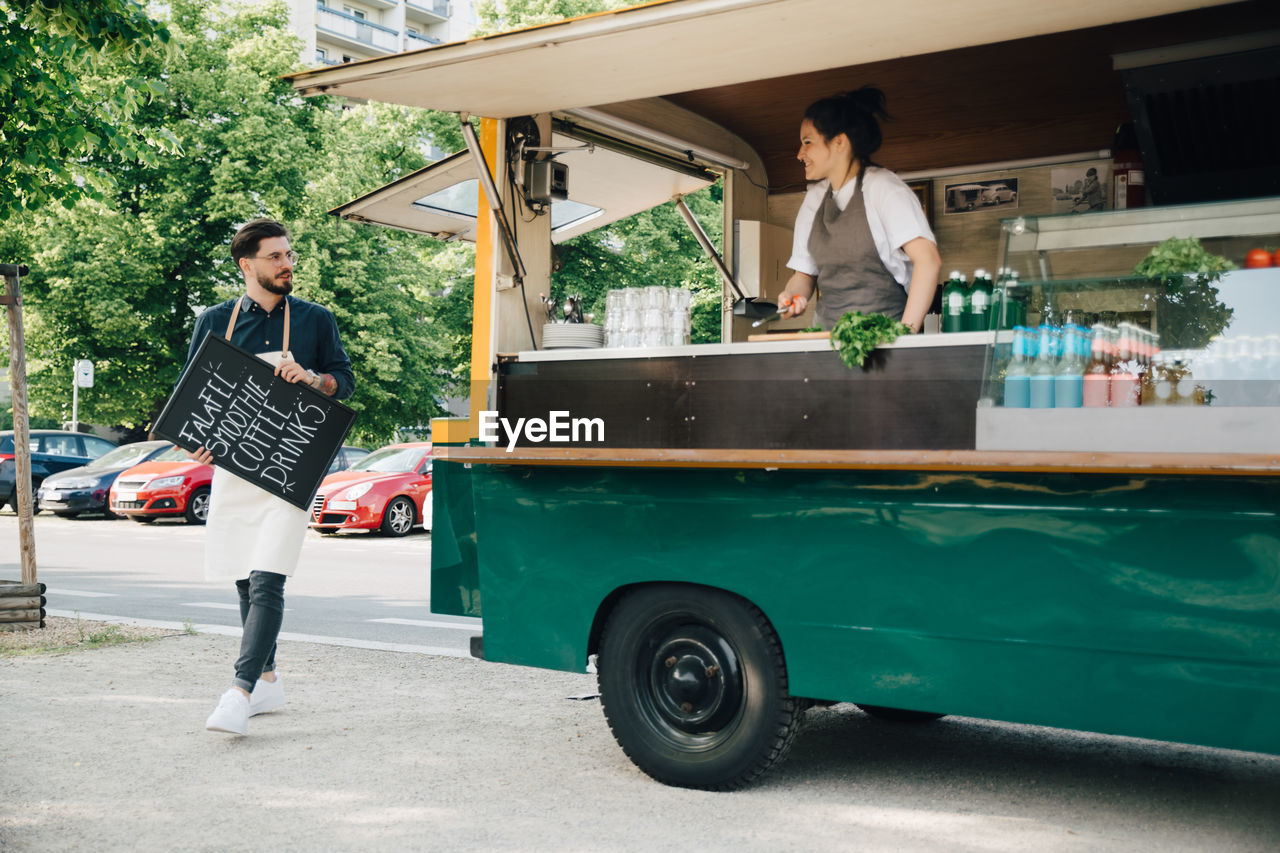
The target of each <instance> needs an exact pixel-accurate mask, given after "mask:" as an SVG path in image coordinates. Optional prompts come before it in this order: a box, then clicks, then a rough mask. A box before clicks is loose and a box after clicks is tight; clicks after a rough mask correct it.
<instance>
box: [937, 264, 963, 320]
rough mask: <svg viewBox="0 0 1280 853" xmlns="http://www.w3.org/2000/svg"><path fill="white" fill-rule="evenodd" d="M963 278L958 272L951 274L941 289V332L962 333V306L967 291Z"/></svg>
mask: <svg viewBox="0 0 1280 853" xmlns="http://www.w3.org/2000/svg"><path fill="white" fill-rule="evenodd" d="M967 289H968V288H967V285H966V284H965V280H964V276H963V275H962V274H961V273H960V271H959V270H955V271H954V272H952V273H951V277H950V278H948V279H947V284H946V286H945V287H943V288H942V331H944V332H963V331H964V306H965V297H966V295H967V294H966V291H967Z"/></svg>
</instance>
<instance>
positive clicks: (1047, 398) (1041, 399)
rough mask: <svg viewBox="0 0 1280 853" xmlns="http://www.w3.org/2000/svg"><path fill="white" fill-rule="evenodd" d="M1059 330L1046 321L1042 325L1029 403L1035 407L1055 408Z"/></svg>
mask: <svg viewBox="0 0 1280 853" xmlns="http://www.w3.org/2000/svg"><path fill="white" fill-rule="evenodd" d="M1056 333H1057V330H1056V329H1055V328H1054V327H1053V326H1050V325H1049V324H1047V323H1045V324H1042V325H1041V326H1040V344H1039V346H1038V347H1037V350H1038V352H1037V353H1036V360H1035V361H1034V362H1033V363H1032V365H1031V383H1030V385H1031V392H1030V395H1029V396H1030V401H1029V405H1030V406H1031V408H1033V409H1052V408H1053V378H1054V375H1055V374H1056V373H1057V368H1058V364H1057V357H1056V356H1057V342H1056V341H1055V339H1054V337H1055V334H1056Z"/></svg>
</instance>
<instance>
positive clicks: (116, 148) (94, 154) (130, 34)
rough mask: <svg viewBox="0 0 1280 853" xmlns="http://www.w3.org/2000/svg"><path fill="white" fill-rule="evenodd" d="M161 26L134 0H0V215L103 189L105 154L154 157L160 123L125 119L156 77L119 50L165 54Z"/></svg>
mask: <svg viewBox="0 0 1280 853" xmlns="http://www.w3.org/2000/svg"><path fill="white" fill-rule="evenodd" d="M168 42H169V32H168V30H167V29H166V28H165V27H164V26H163V25H161V24H160V23H158V22H156V21H154V20H152V19H151V18H149V17H148V16H147V12H146V4H145V3H142V2H140V0H95V2H92V3H86V2H81V0H0V93H4V102H5V103H4V107H3V109H2V110H0V224H6V223H12V221H13V220H14V219H15V218H16V217H18V216H20V215H21V214H22V213H23V212H24V211H25V212H30V211H34V210H37V209H40V208H42V207H43V206H45V205H47V204H50V203H61V204H62V205H63V206H65V207H68V208H69V207H71V206H72V205H74V204H75V202H76V201H77V200H78V199H80V198H82V197H85V196H86V195H88V196H90V197H94V198H101V197H102V195H103V193H104V192H107V191H109V190H110V187H111V172H110V171H109V170H107V169H104V168H102V163H103V162H105V161H112V162H126V163H127V162H143V163H148V164H154V163H156V162H157V161H158V159H159V156H160V155H162V154H172V153H174V151H175V149H176V145H177V142H176V140H175V139H174V138H173V137H172V135H170V134H168V133H163V132H159V133H152V134H144V133H141V132H139V130H138V128H136V127H135V126H134V123H133V119H134V117H135V116H136V115H137V113H138V111H139V110H140V109H141V108H142V107H143V106H144V105H145V104H146V103H148V102H149V101H150V100H152V99H153V98H155V97H156V96H158V95H161V94H163V92H164V84H163V81H161V80H158V79H146V78H143V77H140V76H138V75H136V74H132V73H129V71H130V70H131V69H130V65H129V64H128V63H127V62H126V63H122V62H120V60H131V61H134V62H137V61H143V60H145V59H147V58H150V57H156V56H160V55H163V54H164V52H165V49H166V48H165V46H166V44H167V43H168Z"/></svg>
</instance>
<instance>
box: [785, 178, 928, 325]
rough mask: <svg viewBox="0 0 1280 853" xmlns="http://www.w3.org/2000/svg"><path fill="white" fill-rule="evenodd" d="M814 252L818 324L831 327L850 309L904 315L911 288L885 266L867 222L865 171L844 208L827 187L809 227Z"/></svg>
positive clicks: (899, 316)
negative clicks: (863, 181)
mask: <svg viewBox="0 0 1280 853" xmlns="http://www.w3.org/2000/svg"><path fill="white" fill-rule="evenodd" d="M809 254H810V255H812V256H813V260H814V263H815V264H817V267H818V312H817V313H818V325H820V326H822V328H824V329H830V328H831V327H832V326H834V325H835V323H836V320H839V319H840V317H841V316H842V315H844V314H845V313H847V312H849V311H861V312H862V313H863V314H885V315H887V316H889V317H892V318H893V319H895V320H901V319H902V312H903V311H904V310H905V309H906V307H907V292H906V291H905V290H903V289H902V285H900V284H898V282H897V280H896V279H895V278H894V277H893V276H892V275H891V274H890V273H889V271H888V270H887V269H885V266H884V261H882V260H880V253H879V252H877V251H876V243H875V240H874V239H872V237H871V226H870V225H868V224H867V206H866V202H865V201H864V200H863V198H862V172H861V171H859V172H858V182H857V184H855V185H854V188H853V198H852V199H850V200H849V204H848V206H847V207H845V209H844V210H841V209H840V208H839V207H837V206H836V200H835V196H834V195H832V193H831V189H830V188H828V189H827V194H826V196H825V197H824V198H823V199H822V206H821V207H819V208H818V214H817V215H816V216H814V217H813V229H812V230H811V231H810V232H809Z"/></svg>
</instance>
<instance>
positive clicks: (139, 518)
mask: <svg viewBox="0 0 1280 853" xmlns="http://www.w3.org/2000/svg"><path fill="white" fill-rule="evenodd" d="M129 518H131V519H133V520H134V521H136V522H138V523H139V524H150V523H151V522H153V521H155V520H156V517H155V516H154V515H131V516H129Z"/></svg>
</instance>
